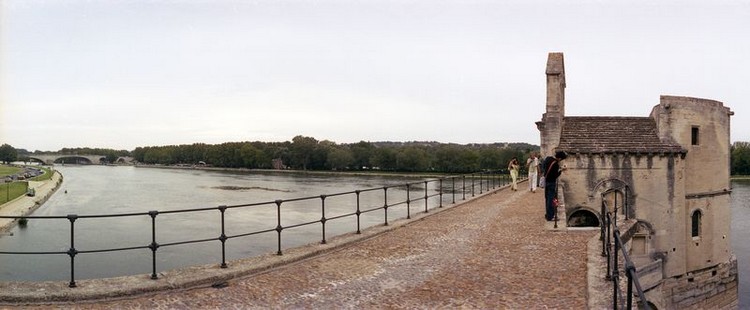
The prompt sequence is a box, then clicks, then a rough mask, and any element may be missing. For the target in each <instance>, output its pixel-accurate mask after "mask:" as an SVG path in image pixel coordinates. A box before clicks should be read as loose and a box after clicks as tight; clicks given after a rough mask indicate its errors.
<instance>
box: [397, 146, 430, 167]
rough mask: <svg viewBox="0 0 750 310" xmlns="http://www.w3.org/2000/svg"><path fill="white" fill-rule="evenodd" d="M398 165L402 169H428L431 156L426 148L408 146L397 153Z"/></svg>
mask: <svg viewBox="0 0 750 310" xmlns="http://www.w3.org/2000/svg"><path fill="white" fill-rule="evenodd" d="M396 165H397V169H398V170H401V171H415V172H416V171H428V170H429V168H430V158H429V156H428V155H427V152H425V150H423V149H421V148H418V147H416V146H407V147H404V148H403V149H401V152H399V153H398V154H397V155H396Z"/></svg>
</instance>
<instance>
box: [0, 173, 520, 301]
mask: <svg viewBox="0 0 750 310" xmlns="http://www.w3.org/2000/svg"><path fill="white" fill-rule="evenodd" d="M503 172H504V171H485V172H478V173H472V174H468V175H457V176H447V177H442V178H439V179H432V180H425V181H421V182H412V183H406V184H403V185H396V186H385V187H377V188H370V189H364V190H355V191H349V192H342V193H335V194H329V195H319V196H310V197H302V198H292V199H278V200H274V201H267V202H260V203H250V204H241V205H222V206H218V207H207V208H195V209H182V210H168V211H158V210H154V211H148V212H134V213H120V214H98V215H78V214H69V215H60V216H0V218H10V219H23V218H25V219H35V220H67V221H68V222H69V223H70V231H69V232H70V242H69V245H64V246H69V247H68V250H67V251H30V252H15V251H0V255H2V254H4V255H67V256H68V257H69V259H70V282H69V283H68V286H69V287H71V288H73V287H76V273H75V272H76V263H75V260H76V256H78V255H82V254H92V253H105V252H121V251H132V250H150V251H151V279H158V275H157V265H156V262H157V256H158V254H159V249H163V248H166V247H172V246H177V245H184V244H195V243H203V242H215V241H218V242H219V243H220V251H221V263H220V266H221V268H227V260H226V249H227V241H229V240H232V239H236V238H241V237H247V236H253V235H259V234H263V233H272V232H276V237H277V238H276V239H277V249H276V254H277V255H283V252H282V249H283V248H282V237H283V235H282V233H283V232H284V231H286V230H289V229H292V228H297V227H302V226H309V225H320V227H321V241H320V242H321V243H322V244H325V243H326V242H327V241H326V237H327V235H326V227H327V225H330V222H332V221H337V220H343V219H345V218H349V217H355V220H356V223H357V229H356V233H357V234H360V233H361V222H360V217H361V215H363V214H366V213H370V212H375V211H378V210H382V211H383V215H384V219H383V225H386V226H387V225H389V222H388V221H389V217H388V209H389V208H394V207H400V206H404V207H405V208H406V214H407V215H406V218H407V219H408V218H411V216H412V206H415V203H418V202H419V201H421V200H423V201H424V212H425V213H427V212H429V210H430V205H429V200H430V198H433V197H439V198H438V200H439V203H438V205H437V206H434V205H433V206H432V208H433V209H434V208H442V207H443V200H444V198H446V197H444V196H447V195H450V196H451V198H450V199H451V202H452V203H453V204H455V203H456V199H460V200H466V198H467V195H471V197H475V196H476V194H477V193H476V192H477V190H478V192H479V194H482V193H484V192H489V191H490V190H491V189H494V188H497V187H502V186H504V185H507V184H509V183H510V177H509V176H508V175H507V173H503ZM522 180H524V178H522V177H521V176H519V181H522ZM430 184H437V187H438V190H437V193H433V194H430V193H429V192H428V185H430ZM415 185H423V186H424V192H421V191H420V192H419V194H418V196H414V197H413V196H412V194H413V193H414V192H415V190H413V189H412V187H413V186H415ZM448 186H450V187H448ZM394 188H405V189H406V200H403V201H396V202H392V201H389V200H388V190H389V189H394ZM457 189H458V190H457ZM377 191H382V192H383V204H382V205H379V206H374V207H367V206H362V205H361V204H360V195H361V194H362V193H365V192H377ZM446 192H447V194H446ZM459 193H460V194H459ZM336 196H351V197H352V204H353V205H354V207H355V208H353V210H352V212H349V213H346V214H341V215H337V216H331V217H327V215H326V199H327V198H330V197H336ZM457 196H458V197H457ZM412 197H413V198H412ZM433 200H434V199H433ZM300 201H302V202H316V201H319V204H320V215H321V216H320V219H319V220H314V221H307V222H299V223H294V224H288V225H286V226H282V218H283V217H284V216H283V211H284V205H285V204H287V203H291V202H300ZM258 206H275V209H276V227H275V228H270V229H262V230H255V231H248V232H243V233H238V234H234V235H227V234H226V225H225V217H226V213H227V212H228V211H231V210H234V209H245V208H253V207H258ZM210 211H218V213H219V216H220V217H221V230H220V231H221V233H220V234H219V235H218V236H216V237H213V238H204V239H191V240H182V241H175V242H168V243H159V242H158V240H159V238H158V237H159V236H158V235H157V230H156V227H157V222H158V221H157V219H160V218H162V217H163V216H164V215H168V214H178V213H195V212H210ZM122 217H149V218H150V223H151V225H150V231H151V242H150V243H149V244H142V245H139V246H130V247H116V248H104V249H91V250H82V249H79V248H76V221H78V220H84V219H102V218H122ZM100 227H101V226H100ZM101 228H102V229H105V227H101Z"/></svg>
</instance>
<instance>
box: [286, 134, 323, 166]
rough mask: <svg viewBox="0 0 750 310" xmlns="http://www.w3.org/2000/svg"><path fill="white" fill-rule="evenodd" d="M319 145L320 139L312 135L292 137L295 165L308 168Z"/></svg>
mask: <svg viewBox="0 0 750 310" xmlns="http://www.w3.org/2000/svg"><path fill="white" fill-rule="evenodd" d="M317 145H318V140H315V138H312V137H305V136H296V137H294V138H293V139H292V146H291V149H290V151H291V153H292V154H291V155H292V165H293V167H298V168H299V167H301V168H302V170H307V166H308V165H309V164H310V161H311V159H312V155H313V151H314V150H315V147H316V146H317Z"/></svg>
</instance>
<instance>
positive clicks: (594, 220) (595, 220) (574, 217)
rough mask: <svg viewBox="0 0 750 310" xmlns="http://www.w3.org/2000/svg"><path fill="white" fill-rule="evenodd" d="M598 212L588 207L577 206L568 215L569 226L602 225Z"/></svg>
mask: <svg viewBox="0 0 750 310" xmlns="http://www.w3.org/2000/svg"><path fill="white" fill-rule="evenodd" d="M600 226H601V220H600V219H599V216H598V213H597V212H596V211H593V210H589V209H586V208H580V207H579V208H577V209H574V210H573V212H571V213H570V215H569V216H568V227H600Z"/></svg>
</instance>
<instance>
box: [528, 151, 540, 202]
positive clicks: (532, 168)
mask: <svg viewBox="0 0 750 310" xmlns="http://www.w3.org/2000/svg"><path fill="white" fill-rule="evenodd" d="M538 166H539V158H537V155H536V152H532V153H531V156H530V157H529V159H527V160H526V170H527V171H528V172H529V191H530V192H532V193H536V176H537V167H538Z"/></svg>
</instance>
